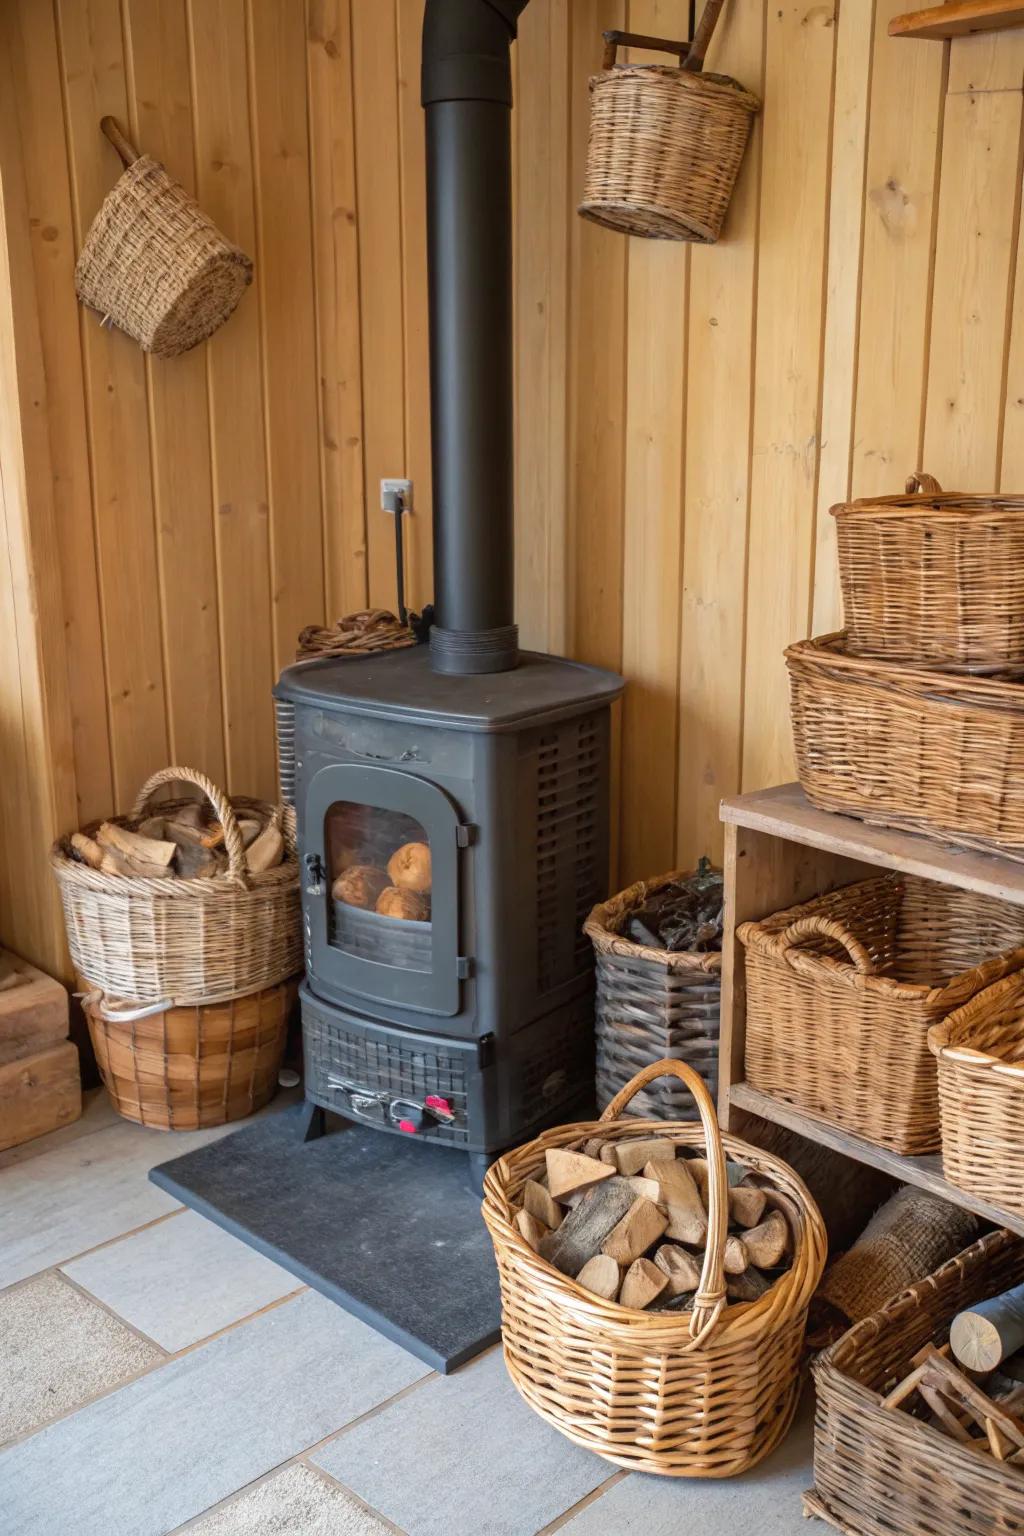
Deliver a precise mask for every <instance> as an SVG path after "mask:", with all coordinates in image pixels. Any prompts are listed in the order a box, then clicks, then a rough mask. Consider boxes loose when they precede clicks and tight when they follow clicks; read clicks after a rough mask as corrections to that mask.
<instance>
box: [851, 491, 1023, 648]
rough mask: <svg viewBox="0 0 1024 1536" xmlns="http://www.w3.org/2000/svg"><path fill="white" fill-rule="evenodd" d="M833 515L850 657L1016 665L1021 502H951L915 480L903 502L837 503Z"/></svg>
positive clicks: (981, 499) (1020, 597)
mask: <svg viewBox="0 0 1024 1536" xmlns="http://www.w3.org/2000/svg"><path fill="white" fill-rule="evenodd" d="M832 516H833V517H834V518H835V520H836V542H837V546H838V552H839V575H840V579H841V582H842V588H843V608H844V613H845V619H846V647H847V650H848V652H849V654H850V655H851V656H873V657H876V658H877V659H879V660H888V661H906V662H911V663H913V664H916V665H918V666H929V667H943V668H950V669H956V670H959V671H965V672H996V671H999V670H1001V669H1003V668H1007V667H1020V666H1024V496H962V495H949V494H947V493H946V492H944V491H943V490H942V487H941V486H940V485H939V482H938V481H937V480H936V479H935V478H934V477H933V476H932V475H926V474H920V473H919V474H914V475H911V476H910V479H909V480H908V481H907V494H906V495H905V496H882V497H877V498H868V499H865V500H862V501H851V502H842V503H840V505H839V506H836V507H833V508H832Z"/></svg>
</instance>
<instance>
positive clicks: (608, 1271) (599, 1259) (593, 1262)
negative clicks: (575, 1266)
mask: <svg viewBox="0 0 1024 1536" xmlns="http://www.w3.org/2000/svg"><path fill="white" fill-rule="evenodd" d="M619 1280H620V1275H619V1266H618V1265H617V1264H616V1262H615V1260H614V1259H610V1258H609V1257H608V1255H607V1254H606V1253H595V1254H594V1257H593V1258H592V1259H588V1260H587V1262H586V1263H585V1264H584V1266H583V1268H582V1269H581V1270H580V1272H579V1274H578V1275H577V1276H576V1284H577V1285H582V1287H583V1289H584V1290H585V1291H590V1292H591V1294H592V1295H594V1296H600V1297H601V1298H602V1299H603V1300H604V1301H614V1300H615V1298H616V1296H617V1295H618V1294H619Z"/></svg>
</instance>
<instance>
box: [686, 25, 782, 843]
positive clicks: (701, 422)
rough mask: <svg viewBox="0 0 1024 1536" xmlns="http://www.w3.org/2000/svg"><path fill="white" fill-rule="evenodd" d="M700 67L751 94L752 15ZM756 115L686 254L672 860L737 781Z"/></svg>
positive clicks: (712, 823) (755, 47)
mask: <svg viewBox="0 0 1024 1536" xmlns="http://www.w3.org/2000/svg"><path fill="white" fill-rule="evenodd" d="M713 49H714V51H713V52H712V53H711V55H710V57H709V60H708V66H709V68H711V69H713V70H715V71H717V72H720V73H724V74H728V75H732V76H733V77H734V78H736V79H738V80H741V81H743V83H744V84H745V85H747V86H749V87H750V89H751V90H753V91H755V92H756V93H758V94H760V91H761V88H762V80H761V72H762V60H763V52H764V18H763V14H762V11H761V8H760V7H758V6H746V7H742V8H740V7H736V6H727V7H726V9H725V12H724V14H723V20H722V25H721V32H720V33H719V34H718V35H717V36H716V38H715V42H714V44H713ZM760 164H761V121H760V117H758V118H757V119H756V121H755V123H754V127H753V132H752V135H751V143H750V147H749V149H748V151H747V158H746V161H745V163H744V166H743V170H742V172H741V174H740V179H739V183H738V185H737V187H736V191H735V193H734V196H733V202H732V206H731V208H730V210H729V222H728V224H727V226H726V229H725V231H724V234H723V238H722V239H721V240H720V241H719V243H718V244H717V245H716V246H711V247H708V246H701V247H695V248H694V250H693V251H692V252H691V255H690V305H689V338H688V347H687V354H688V382H687V391H686V482H685V518H686V539H685V544H684V550H683V613H682V634H681V639H680V662H679V711H680V718H679V755H678V773H677V797H678V812H677V828H676V842H677V853H676V858H677V862H678V864H679V866H680V867H684V866H690V865H692V864H694V863H695V862H696V860H697V859H698V858H699V857H700V856H701V855H702V854H713V855H715V856H716V857H720V856H721V847H722V833H721V827H720V824H719V820H718V802H719V800H720V799H721V798H722V796H723V795H728V794H735V793H736V791H737V790H738V789H739V784H740V754H741V750H742V728H743V639H744V604H743V593H744V589H745V583H746V558H747V521H748V515H749V499H750V417H751V390H752V379H753V361H754V360H753V344H752V336H753V319H754V282H755V276H756V270H757V227H758V216H759V201H760V200H759V185H760V182H759V176H760Z"/></svg>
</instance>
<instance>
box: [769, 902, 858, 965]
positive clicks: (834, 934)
mask: <svg viewBox="0 0 1024 1536" xmlns="http://www.w3.org/2000/svg"><path fill="white" fill-rule="evenodd" d="M815 934H820V936H821V937H822V938H824V939H834V940H835V942H836V943H837V944H841V945H842V946H843V948H844V949H845V950H846V953H847V954H848V955H849V957H850V960H851V961H852V963H853V965H854V967H855V969H856V970H858V971H859V972H860V974H861V975H862V976H874V974H875V963H874V961H873V960H872V958H871V956H870V955H869V954H868V952H867V950H866V949H865V947H864V945H863V944H862V943H861V942H860V940H859V939H857V938H854V936H853V934H852V933H851V932H850V930H849V928H846V927H844V925H843V924H842V923H840V922H838V921H837V920H836V919H835V918H834V917H821V916H817V917H813V916H812V917H798V918H797V919H796V921H795V922H793V923H790V925H789V927H788V928H786V929H784V930H783V932H782V933H780V934H779V938H778V943H779V946H780V948H781V949H782V952H783V956H784V958H786V959H787V960H788V958H789V956H788V954H787V953H786V952H787V951H788V950H790V949H795V948H796V947H797V945H798V944H799V942H800V940H801V939H808V938H810V937H811V936H812V935H815Z"/></svg>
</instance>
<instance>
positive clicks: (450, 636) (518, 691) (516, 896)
mask: <svg viewBox="0 0 1024 1536" xmlns="http://www.w3.org/2000/svg"><path fill="white" fill-rule="evenodd" d="M525 3H526V0H427V5H426V11H425V18H424V41H423V103H424V107H425V108H426V114H427V132H426V142H427V223H428V256H429V273H430V332H431V397H432V444H433V480H434V487H433V489H434V549H435V595H436V609H435V611H434V614H433V625H432V627H431V629H430V643H429V646H428V645H426V644H424V645H421V646H419V647H416V648H414V649H411V650H400V651H392V652H388V653H385V654H381V655H379V656H375V657H373V656H371V657H366V658H363V659H360V660H350V659H338V658H334V659H325V660H319V661H311V662H302V663H300V664H298V665H297V666H294V667H291V668H289V669H288V670H287V671H286V672H285V673H284V674H283V676H282V678H281V680H280V682H279V684H278V687H277V689H276V690H275V697H276V700H277V716H278V747H279V758H280V772H281V783H282V790H283V793H284V795H285V798H286V799H288V800H289V801H290V802H291V803H292V804H293V805H294V807H295V811H296V818H297V827H298V840H299V851H300V856H301V860H302V869H303V890H302V909H303V924H304V929H305V957H306V981H305V984H304V986H303V988H302V994H301V996H302V1017H303V1035H304V1043H305V1063H306V1096H307V1101H308V1103H309V1105H310V1130H311V1133H314V1134H315V1133H316V1131H317V1130H319V1129H322V1123H323V1111H324V1110H327V1109H330V1110H335V1111H337V1112H339V1113H341V1114H342V1115H345V1116H347V1117H350V1118H352V1119H355V1120H360V1121H363V1122H366V1123H369V1124H373V1125H376V1126H379V1127H380V1128H381V1129H382V1130H387V1131H394V1132H397V1133H405V1134H410V1135H414V1136H419V1137H422V1138H424V1139H428V1140H432V1141H435V1142H442V1143H446V1144H449V1145H451V1146H455V1147H460V1148H463V1149H464V1150H466V1151H467V1152H468V1153H469V1154H470V1156H471V1158H472V1159H473V1160H474V1162H475V1163H476V1165H477V1167H476V1172H477V1174H478V1175H479V1174H480V1173H482V1169H483V1167H485V1166H486V1163H487V1162H488V1161H489V1160H490V1158H491V1157H492V1156H493V1155H494V1153H495V1152H497V1151H499V1150H501V1149H502V1148H504V1147H506V1146H509V1145H511V1144H512V1143H513V1142H515V1141H518V1140H522V1139H523V1138H525V1137H527V1136H530V1135H532V1134H533V1133H534V1132H535V1131H536V1130H537V1129H539V1128H540V1127H541V1126H542V1125H544V1124H545V1123H550V1122H552V1121H555V1120H557V1119H564V1118H567V1117H568V1115H569V1113H570V1111H571V1110H572V1108H573V1106H574V1105H575V1104H576V1103H578V1102H579V1101H580V1100H581V1099H586V1098H587V1097H588V1096H589V1095H590V1094H591V1093H592V1088H593V1061H592V1023H593V1008H592V962H591V955H590V948H589V944H588V942H587V940H586V939H585V937H584V936H583V933H582V923H583V920H584V918H585V917H586V915H587V912H588V911H589V909H590V907H591V905H592V904H593V903H594V902H595V901H597V900H599V899H600V898H601V897H602V896H603V895H604V894H605V892H606V887H607V873H608V830H607V829H608V794H609V717H610V709H611V704H612V702H613V700H614V699H615V698H616V697H617V696H618V694H619V693H620V691H621V688H622V681H621V679H620V678H618V677H615V676H614V675H612V674H610V673H607V672H603V671H599V670H598V669H596V668H591V667H584V666H580V665H578V664H576V663H573V662H570V661H566V660H562V659H559V658H556V657H551V656H542V655H536V654H532V653H520V652H519V649H518V635H517V631H516V626H515V623H514V617H513V612H512V328H511V228H510V216H511V197H510V178H509V161H510V142H509V141H510V131H509V114H510V107H511V79H510V71H509V44H510V42H511V40H512V38H513V37H514V36H515V23H516V18H517V17H518V15H519V14H520V12H521V11H522V10H523V9H524V6H525ZM400 849H403V850H405V852H404V853H403V854H402V855H400V861H399V863H400V864H402V868H401V869H400V868H399V864H393V866H392V867H393V870H395V871H399V874H398V875H395V876H394V877H392V876H389V875H388V874H387V869H388V865H389V863H391V862H392V861H393V860H394V858H395V855H396V854H398V853H399V850H400ZM403 861H404V863H403ZM389 881H390V886H391V887H393V889H392V888H390V887H389V889H388V894H387V895H386V896H382V895H381V892H382V889H383V888H384V887H388V886H389Z"/></svg>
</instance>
